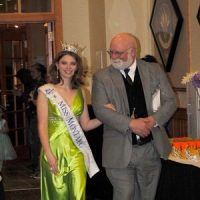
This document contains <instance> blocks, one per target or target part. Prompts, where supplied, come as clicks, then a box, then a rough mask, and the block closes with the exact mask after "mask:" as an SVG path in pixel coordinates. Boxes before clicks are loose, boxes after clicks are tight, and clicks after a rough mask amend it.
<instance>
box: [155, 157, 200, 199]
mask: <svg viewBox="0 0 200 200" xmlns="http://www.w3.org/2000/svg"><path fill="white" fill-rule="evenodd" d="M161 162H162V170H161V175H160V180H159V184H158V188H157V194H156V200H200V168H198V167H195V166H193V165H189V164H182V163H178V162H175V161H172V160H167V161H166V160H161Z"/></svg>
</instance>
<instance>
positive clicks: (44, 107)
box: [37, 91, 58, 173]
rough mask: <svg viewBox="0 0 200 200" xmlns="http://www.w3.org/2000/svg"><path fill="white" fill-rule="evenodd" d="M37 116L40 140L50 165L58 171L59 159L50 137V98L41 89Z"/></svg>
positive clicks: (53, 170) (52, 169)
mask: <svg viewBox="0 0 200 200" xmlns="http://www.w3.org/2000/svg"><path fill="white" fill-rule="evenodd" d="M37 118H38V132H39V137H40V142H41V144H42V147H43V149H44V152H45V155H46V157H47V160H48V163H49V167H50V169H51V171H52V172H53V173H57V171H58V169H57V160H56V158H55V156H54V155H53V152H52V150H51V147H50V144H49V137H48V100H47V97H46V96H45V95H44V93H43V92H41V91H39V93H38V98H37Z"/></svg>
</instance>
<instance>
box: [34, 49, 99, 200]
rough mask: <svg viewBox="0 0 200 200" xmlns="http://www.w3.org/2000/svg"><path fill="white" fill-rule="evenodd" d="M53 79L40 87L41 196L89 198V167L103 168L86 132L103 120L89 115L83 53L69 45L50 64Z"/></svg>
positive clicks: (52, 199) (94, 170)
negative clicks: (94, 155)
mask: <svg viewBox="0 0 200 200" xmlns="http://www.w3.org/2000/svg"><path fill="white" fill-rule="evenodd" d="M48 78H49V82H50V83H48V84H45V85H44V86H42V87H40V88H39V90H38V91H39V92H38V93H39V94H38V99H37V115H38V128H39V136H40V141H41V144H42V152H41V161H40V163H41V199H42V200H47V199H48V200H55V199H56V200H59V199H60V200H61V199H62V200H64V199H66V200H85V199H86V195H85V188H86V170H87V171H88V174H89V176H90V177H92V176H93V175H94V174H96V173H97V172H98V171H99V169H98V167H97V165H96V163H95V161H94V158H93V155H92V153H91V150H90V147H89V145H88V143H87V140H86V138H85V136H84V133H83V131H82V129H83V130H84V131H89V130H91V129H94V128H96V127H98V126H100V125H101V124H102V123H101V122H100V121H99V120H97V119H91V120H90V118H89V114H88V108H87V103H86V98H85V94H84V92H83V90H82V89H81V85H82V84H83V80H82V78H83V66H82V60H81V57H80V56H79V55H78V53H77V49H76V47H74V46H73V45H65V48H64V50H63V51H61V52H59V53H58V54H57V55H56V57H55V59H54V60H53V63H52V64H51V66H50V67H49V73H48Z"/></svg>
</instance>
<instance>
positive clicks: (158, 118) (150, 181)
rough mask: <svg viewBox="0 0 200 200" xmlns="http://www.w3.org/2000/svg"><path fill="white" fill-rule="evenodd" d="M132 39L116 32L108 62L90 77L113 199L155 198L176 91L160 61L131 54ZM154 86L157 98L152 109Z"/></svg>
mask: <svg viewBox="0 0 200 200" xmlns="http://www.w3.org/2000/svg"><path fill="white" fill-rule="evenodd" d="M136 41H137V39H136V37H135V36H134V35H132V34H131V33H119V34H117V35H115V36H114V37H113V38H112V40H111V43H110V49H109V50H108V54H109V56H110V61H111V65H110V66H108V67H106V68H104V69H101V70H99V71H98V72H96V73H95V74H94V76H93V87H92V105H93V108H94V113H95V116H96V117H97V118H98V119H99V120H100V121H102V123H103V124H104V135H103V150H102V152H103V153H102V156H103V158H102V160H103V161H102V162H103V166H104V167H105V170H106V174H107V176H108V178H109V180H110V182H111V184H112V186H113V199H114V200H122V199H123V200H133V199H134V200H154V199H155V194H156V189H157V184H158V180H159V176H160V171H161V160H160V157H162V158H164V159H167V158H168V155H169V153H170V151H171V145H170V143H169V140H168V137H167V134H166V132H165V129H164V127H163V125H164V124H165V123H166V121H168V119H169V118H170V117H171V116H172V114H173V113H174V112H175V110H176V98H175V94H174V92H173V90H172V88H171V86H170V84H169V82H168V80H167V78H166V75H165V73H164V72H163V70H162V69H161V68H160V66H159V64H157V63H149V62H145V61H143V60H141V59H137V58H136V55H137V42H136ZM158 88H159V89H160V99H161V102H160V105H157V107H158V109H157V111H156V112H154V111H153V108H152V104H153V102H152V96H153V95H154V92H156V91H157V89H158ZM105 104H110V108H108V107H105ZM154 104H155V102H154ZM111 108H112V109H111Z"/></svg>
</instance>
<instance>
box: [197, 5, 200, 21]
mask: <svg viewBox="0 0 200 200" xmlns="http://www.w3.org/2000/svg"><path fill="white" fill-rule="evenodd" d="M197 20H198V22H199V25H200V6H199V10H198V13H197Z"/></svg>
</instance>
